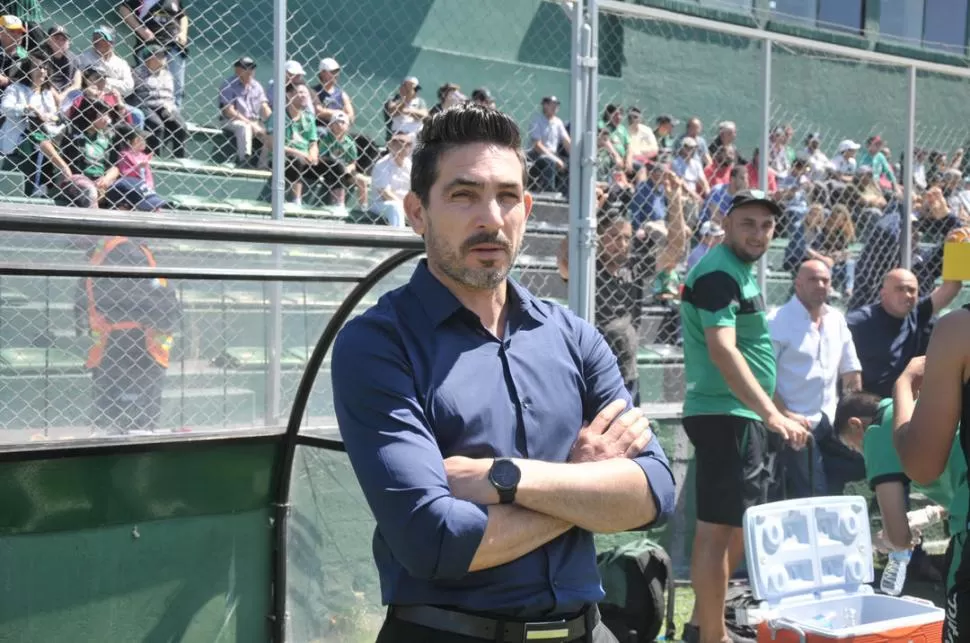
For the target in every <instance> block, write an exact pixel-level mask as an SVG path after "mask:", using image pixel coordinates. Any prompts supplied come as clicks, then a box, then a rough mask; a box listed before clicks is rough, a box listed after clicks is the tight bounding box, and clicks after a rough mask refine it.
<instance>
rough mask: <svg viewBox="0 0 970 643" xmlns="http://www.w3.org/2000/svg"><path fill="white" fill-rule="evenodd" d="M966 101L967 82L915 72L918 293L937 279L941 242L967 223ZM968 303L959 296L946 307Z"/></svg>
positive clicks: (968, 137)
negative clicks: (963, 113) (951, 232)
mask: <svg viewBox="0 0 970 643" xmlns="http://www.w3.org/2000/svg"><path fill="white" fill-rule="evenodd" d="M968 98H970V91H968V89H967V81H966V79H963V78H957V77H954V76H947V75H943V74H930V73H924V72H919V73H918V74H917V77H916V140H915V151H916V154H915V158H914V159H913V184H914V186H913V195H914V196H913V201H914V202H913V213H914V214H915V216H916V221H914V223H913V266H914V272H916V275H917V277H919V278H920V295H921V296H925V295H927V294H929V293H930V292H931V291H932V288H933V287H934V281H936V280H938V279H939V277H940V275H941V265H940V264H941V257H942V241H943V238H944V237H945V236H946V234H947V233H948V232H949V231H950V230H951V229H952V228H954V227H962V226H965V225H967V224H968V223H970V191H968V189H970V182H968V180H967V178H966V177H968V176H970V158H967V152H968V151H970V147H968V144H970V128H968V126H967V122H966V119H965V118H963V117H962V114H961V111H960V110H961V108H960V107H959V106H960V105H965V104H966V101H967V99H968ZM966 303H967V296H966V295H965V294H963V292H961V294H960V295H958V296H957V299H956V300H955V301H954V302H953V303H952V304H950V307H951V308H956V307H958V306H961V305H963V304H966Z"/></svg>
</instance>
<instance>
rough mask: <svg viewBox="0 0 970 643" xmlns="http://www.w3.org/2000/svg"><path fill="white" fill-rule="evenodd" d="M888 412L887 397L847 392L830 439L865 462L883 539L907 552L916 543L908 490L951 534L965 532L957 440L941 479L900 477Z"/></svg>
mask: <svg viewBox="0 0 970 643" xmlns="http://www.w3.org/2000/svg"><path fill="white" fill-rule="evenodd" d="M925 361H926V358H925V357H917V358H915V359H914V360H912V361H911V362H910V364H909V366H908V367H907V368H906V371H904V373H903V375H902V376H901V378H906V377H911V376H912V375H913V374H914V373H918V372H921V371H922V369H923V367H924V364H925ZM893 411H894V408H893V400H892V398H885V399H881V400H880V399H879V397H878V396H876V395H873V394H871V393H865V392H859V393H851V394H849V395H846V396H845V397H843V398H842V399H841V400H840V401H839V407H838V410H836V412H835V421H834V423H833V424H834V429H835V434H836V435H837V436H838V437H839V439H840V440H842V443H843V444H845V445H846V446H847V447H849V448H850V449H852V450H854V451H857V452H859V453H862V456H863V458H864V459H865V464H866V479H867V480H868V482H869V486H870V487H871V488H872V490H873V492H874V493H875V494H876V502H878V504H879V513H880V515H881V516H882V523H883V535H884V538H885V540H886V541H888V544H889V545H890V546H892V547H893V548H894V549H898V550H899V549H908V548H911V547H912V546H913V544H914V541H915V540H916V538H915V537H914V534H913V532H912V530H911V529H910V525H909V521H908V519H907V516H906V512H907V510H908V498H909V491H910V489H912V490H913V491H918V492H919V493H921V494H923V495H924V496H926V497H927V498H929V499H930V500H932V501H933V502H934V503H935V504H937V505H939V506H940V507H942V508H943V509H944V510H946V511H947V512H948V513H949V526H950V534H951V535H954V534H958V533H961V532H963V531H966V524H967V509H968V505H970V498H968V488H967V465H966V462H965V461H964V458H963V453H962V452H961V451H960V444H959V438H957V439H956V440H954V443H953V447H952V448H951V449H950V457H949V460H948V462H947V466H946V469H945V470H944V472H943V475H941V476H940V477H939V478H937V479H936V480H934V481H933V482H932V483H930V484H928V485H920V484H918V483H915V482H912V481H911V480H910V479H909V477H908V476H907V475H906V474H905V473H904V472H903V465H902V463H901V462H900V460H899V454H898V453H897V452H896V447H895V446H894V445H893ZM958 435H959V433H958Z"/></svg>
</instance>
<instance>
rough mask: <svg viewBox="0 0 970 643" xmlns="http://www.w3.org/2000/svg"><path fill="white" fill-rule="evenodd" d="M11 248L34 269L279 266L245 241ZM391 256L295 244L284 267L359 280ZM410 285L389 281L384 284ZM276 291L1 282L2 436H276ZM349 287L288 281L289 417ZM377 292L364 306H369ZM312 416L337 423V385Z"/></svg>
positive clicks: (4, 240) (284, 368) (26, 241)
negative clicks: (333, 398)
mask: <svg viewBox="0 0 970 643" xmlns="http://www.w3.org/2000/svg"><path fill="white" fill-rule="evenodd" d="M0 249H2V254H3V257H4V262H5V263H6V264H8V265H9V264H11V263H13V264H18V265H21V266H27V267H35V268H38V267H40V266H41V265H50V263H57V264H58V265H59V266H60V267H72V268H74V267H90V266H95V267H100V268H103V269H114V270H121V271H124V270H126V269H135V270H137V269H146V268H149V267H151V266H152V265H153V264H154V265H155V266H156V267H157V268H159V269H161V270H165V269H173V270H183V269H195V270H196V271H199V270H200V269H204V270H205V271H213V270H216V271H218V270H239V269H249V270H252V271H259V270H260V269H261V268H263V267H265V268H271V267H274V266H275V262H274V259H273V254H272V250H271V249H270V248H269V247H268V246H265V245H260V244H244V243H231V244H230V243H212V242H193V241H189V240H162V239H130V238H124V237H104V238H94V237H69V236H66V235H39V234H15V233H3V234H0ZM389 252H390V251H388V250H370V249H360V250H354V249H346V248H345V249H340V248H332V247H312V248H311V247H299V246H286V247H284V248H283V249H282V253H281V255H282V260H281V264H280V266H279V267H280V268H281V269H283V270H284V271H293V270H300V271H317V272H329V273H331V274H334V275H341V274H342V275H346V276H351V275H362V274H366V272H368V271H369V270H370V269H371V268H373V267H374V266H375V265H377V263H379V262H380V261H381V260H383V259H384V258H386V257H387V256H389ZM202 274H205V273H204V272H203V273H202ZM403 279H404V276H402V275H400V274H397V275H392V277H391V278H390V279H388V280H387V281H385V282H383V283H382V284H381V286H380V288H383V289H387V288H391V287H394V286H396V285H399V284H400V283H402V282H403ZM272 285H273V284H272V283H271V282H260V281H244V280H225V279H215V278H213V279H188V278H181V279H180V278H155V277H146V278H131V277H121V276H110V277H92V278H78V277H51V276H46V275H31V276H3V277H0V392H2V394H3V399H4V405H3V410H2V411H0V427H2V428H3V429H4V430H3V431H2V432H0V440H2V441H6V442H27V441H30V440H40V439H49V438H56V439H65V438H83V437H90V436H106V435H131V434H145V433H172V432H193V433H197V432H205V431H213V430H232V429H243V428H256V427H263V426H267V425H269V426H276V425H277V420H276V419H274V418H272V417H271V416H270V414H269V412H268V411H269V409H268V408H267V402H268V400H269V399H270V397H271V396H270V388H271V387H272V386H273V379H272V377H271V374H272V369H271V368H270V367H271V355H272V352H273V351H272V349H273V343H272V341H271V339H270V330H271V327H272V319H273V306H272V298H271V293H270V291H271V288H272ZM352 285H353V284H352V283H349V282H346V281H345V282H333V283H320V282H292V283H283V284H281V286H280V288H281V300H280V319H279V323H280V326H281V335H282V343H281V347H280V357H279V360H280V371H281V388H282V392H281V395H280V397H281V401H282V408H283V410H284V413H285V411H286V410H287V409H289V407H290V404H291V401H292V397H293V391H294V390H295V388H296V386H297V383H298V382H299V379H300V377H301V376H302V374H303V370H304V367H305V364H306V361H307V358H308V356H309V354H310V352H311V351H312V350H313V347H314V346H315V345H316V343H317V341H318V339H319V338H320V335H321V333H322V332H323V329H324V327H325V326H326V324H327V323H328V322H329V320H330V318H331V317H332V315H333V313H334V312H335V311H336V309H337V307H338V306H339V305H340V302H341V301H342V300H343V299H344V297H345V296H346V295H347V294H348V293H349V291H350V288H351V287H352ZM380 292H381V290H380V289H378V290H376V291H375V292H374V293H372V294H371V295H370V296H369V297H367V298H366V300H365V301H364V302H363V303H362V306H369V305H372V304H373V303H374V302H375V301H376V299H377V296H378V295H379V294H380ZM322 379H326V378H325V377H323V378H322ZM310 414H311V415H314V416H317V417H320V416H328V417H329V416H331V415H332V407H331V405H330V402H329V382H327V386H326V387H323V394H320V395H315V396H314V398H313V405H312V406H311V408H310ZM283 420H284V421H285V417H284V418H283Z"/></svg>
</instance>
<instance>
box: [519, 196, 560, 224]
mask: <svg viewBox="0 0 970 643" xmlns="http://www.w3.org/2000/svg"><path fill="white" fill-rule="evenodd" d="M529 220H530V221H532V222H538V223H552V224H556V225H560V226H568V225H569V205H568V204H567V203H566V201H565V200H562V201H559V200H556V201H552V200H547V199H543V198H537V199H536V200H535V202H534V203H533V206H532V215H531V216H530V217H529Z"/></svg>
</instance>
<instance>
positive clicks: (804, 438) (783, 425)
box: [765, 413, 812, 450]
mask: <svg viewBox="0 0 970 643" xmlns="http://www.w3.org/2000/svg"><path fill="white" fill-rule="evenodd" d="M765 426H766V427H767V428H768V430H769V431H771V432H772V433H777V434H778V435H780V436H781V437H783V438H784V439H785V442H787V443H788V445H789V446H791V447H792V448H793V449H795V450H799V449H801V448H802V447H804V446H805V443H806V442H808V441H809V440H810V439H811V437H812V434H811V433H810V432H809V430H808V429H807V428H805V427H804V426H802V425H801V424H799V423H798V422H796V421H795V420H792V419H791V418H789V417H786V416H784V415H782V414H781V413H777V414H775V415H772V416H771V417H769V418H768V420H767V421H766V422H765Z"/></svg>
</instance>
